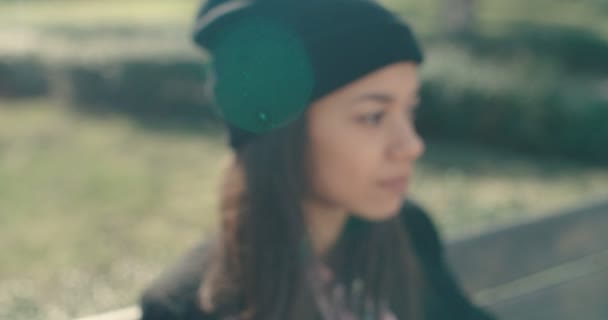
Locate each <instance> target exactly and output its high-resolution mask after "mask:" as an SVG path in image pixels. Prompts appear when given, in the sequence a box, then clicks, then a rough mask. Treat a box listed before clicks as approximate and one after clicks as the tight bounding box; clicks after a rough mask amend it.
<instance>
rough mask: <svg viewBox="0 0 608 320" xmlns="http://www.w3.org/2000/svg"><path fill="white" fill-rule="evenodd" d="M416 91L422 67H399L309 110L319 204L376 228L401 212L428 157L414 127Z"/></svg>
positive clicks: (315, 192)
mask: <svg viewBox="0 0 608 320" xmlns="http://www.w3.org/2000/svg"><path fill="white" fill-rule="evenodd" d="M418 88H419V82H418V75H417V66H416V64H414V63H409V62H399V63H395V64H391V65H388V66H386V67H384V68H382V69H379V70H377V71H375V72H373V73H370V74H368V75H366V76H365V77H363V78H360V79H358V80H356V81H354V82H352V83H350V84H348V85H347V86H345V87H343V88H341V89H338V90H336V91H334V92H332V93H330V94H329V95H327V96H325V97H323V98H321V99H319V100H317V101H316V102H315V103H314V104H313V105H311V107H310V108H309V109H308V111H307V117H308V119H307V120H308V135H309V142H310V144H309V148H310V149H309V153H308V155H309V156H310V158H309V159H308V160H309V161H310V162H309V164H310V165H311V170H312V171H311V178H312V181H311V182H312V189H313V190H312V191H313V198H312V199H313V201H315V202H317V203H318V204H321V205H322V206H323V207H325V208H329V209H331V210H334V209H335V210H346V211H347V212H351V213H355V214H357V215H360V216H361V218H364V219H367V220H374V221H378V220H383V219H386V218H389V217H391V216H393V215H395V214H397V212H399V209H400V208H401V205H402V204H403V200H404V197H405V193H406V192H407V185H408V183H409V181H410V178H411V176H412V172H413V170H414V164H415V162H416V160H417V159H418V158H419V157H420V156H421V155H422V153H423V152H424V143H423V141H422V140H421V138H420V136H418V134H417V133H416V130H415V127H414V116H413V115H414V108H415V107H416V106H417V104H418ZM387 180H393V182H390V181H388V182H387Z"/></svg>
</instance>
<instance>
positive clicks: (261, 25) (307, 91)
mask: <svg viewBox="0 0 608 320" xmlns="http://www.w3.org/2000/svg"><path fill="white" fill-rule="evenodd" d="M210 45H211V50H212V51H213V60H212V66H213V69H214V72H215V76H216V84H215V86H214V96H215V100H216V103H217V106H218V107H219V109H220V111H221V113H222V116H223V118H224V119H225V120H226V121H228V122H230V123H231V124H232V125H234V126H236V127H238V128H240V129H243V130H246V131H250V132H254V133H262V132H265V131H269V130H272V129H275V128H278V127H282V126H284V125H286V124H288V123H290V122H292V121H293V120H295V119H296V118H298V117H299V116H300V115H301V114H302V113H303V111H304V110H305V109H306V107H307V106H308V104H309V103H310V99H311V94H312V90H313V86H314V72H313V68H312V64H311V62H310V59H309V57H308V54H307V51H306V48H305V46H304V44H303V43H302V41H301V40H300V38H299V37H298V36H297V35H296V34H295V33H294V32H292V31H291V30H290V29H289V28H287V27H286V26H285V25H283V24H281V23H279V22H278V21H275V20H272V19H269V18H264V17H261V16H248V17H244V18H243V19H239V20H238V21H235V22H233V23H231V24H230V25H225V26H224V29H223V30H222V32H221V35H218V36H217V37H215V39H214V40H213V42H212V43H211V44H210Z"/></svg>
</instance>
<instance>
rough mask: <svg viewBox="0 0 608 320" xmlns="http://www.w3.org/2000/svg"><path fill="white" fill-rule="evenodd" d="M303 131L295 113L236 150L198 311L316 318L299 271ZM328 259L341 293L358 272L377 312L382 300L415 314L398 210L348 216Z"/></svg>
mask: <svg viewBox="0 0 608 320" xmlns="http://www.w3.org/2000/svg"><path fill="white" fill-rule="evenodd" d="M307 132H308V131H307V117H306V116H301V117H299V118H298V119H297V120H296V121H294V122H293V123H291V124H289V125H287V126H285V127H283V128H280V129H276V130H273V131H271V132H268V133H265V134H263V135H261V136H259V137H257V138H256V139H255V140H254V141H252V142H251V143H249V144H248V145H246V146H244V147H243V148H242V149H239V150H238V152H236V153H235V154H234V158H233V161H232V162H231V163H230V165H229V166H228V167H227V168H226V172H225V175H224V181H223V184H222V188H221V192H220V193H221V195H220V202H219V203H220V207H219V211H220V213H221V218H220V221H221V227H220V230H219V236H218V238H217V240H218V241H217V242H216V244H215V246H214V249H213V250H214V251H213V254H212V256H211V257H210V265H209V268H208V269H206V270H205V277H204V279H205V281H204V282H203V284H202V286H201V289H200V292H199V293H200V301H201V306H202V307H203V309H205V310H207V311H213V312H217V313H220V314H232V315H236V316H237V317H238V318H239V319H247V320H249V319H251V320H253V319H255V320H261V319H264V320H284V319H294V320H297V319H314V315H315V312H316V310H317V309H316V307H315V304H314V303H313V301H314V300H312V296H311V292H310V288H309V287H308V286H307V282H306V281H304V278H303V275H304V265H305V262H306V258H307V256H306V255H305V254H303V244H304V243H306V241H307V232H306V229H305V223H304V217H303V214H304V213H303V210H302V207H301V203H302V201H303V199H304V198H305V197H306V195H308V194H310V192H309V191H310V189H309V188H310V185H311V183H310V181H309V180H308V179H309V177H310V176H311V175H310V174H309V166H308V163H309V160H308V159H309V152H308V148H307V146H308V139H307ZM331 265H332V267H333V268H334V269H335V270H336V271H337V275H338V277H339V279H340V280H341V281H343V282H344V284H345V285H346V289H347V291H346V292H347V294H350V293H351V291H352V289H353V283H354V280H355V279H361V281H362V285H363V292H364V293H365V295H366V296H369V297H373V298H372V299H373V302H374V303H373V305H374V309H375V310H376V311H377V307H378V306H379V303H380V301H389V302H390V307H391V309H392V310H393V312H395V314H396V315H397V316H398V318H399V319H408V320H417V319H422V317H421V312H422V309H423V308H422V303H423V299H422V297H423V291H424V283H423V281H422V279H423V277H422V276H421V274H422V270H421V269H420V267H419V265H418V261H417V259H416V258H415V255H414V254H413V249H412V246H411V244H410V241H409V235H408V233H407V232H406V229H405V228H404V226H403V222H402V220H401V217H399V216H397V217H394V218H392V219H390V220H387V221H383V222H376V223H371V222H366V221H363V220H361V219H356V218H354V217H352V218H351V219H350V220H349V222H348V223H347V227H345V228H344V231H343V233H342V235H341V237H340V240H339V241H338V243H337V244H336V246H335V248H334V250H333V254H332V259H331ZM357 306H358V308H360V307H361V306H362V304H361V303H358V304H357Z"/></svg>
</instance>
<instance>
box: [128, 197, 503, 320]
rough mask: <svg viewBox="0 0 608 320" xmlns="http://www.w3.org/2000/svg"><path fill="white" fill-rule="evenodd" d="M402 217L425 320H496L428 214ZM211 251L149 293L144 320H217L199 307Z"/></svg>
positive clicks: (409, 212)
mask: <svg viewBox="0 0 608 320" xmlns="http://www.w3.org/2000/svg"><path fill="white" fill-rule="evenodd" d="M401 217H402V218H403V222H404V224H405V226H406V228H407V229H408V231H409V232H410V233H411V236H412V239H413V245H414V249H415V251H416V254H418V255H419V257H420V260H421V261H422V264H423V267H424V268H425V269H426V270H427V272H428V274H429V279H428V280H429V282H430V285H431V287H432V288H433V291H434V293H435V295H434V296H433V297H434V298H433V300H432V301H429V303H428V304H427V305H426V306H425V308H426V310H425V311H426V314H427V317H426V319H425V320H449V319H454V320H495V318H494V317H493V316H492V315H490V314H489V313H487V312H486V311H484V310H482V309H480V308H478V307H476V306H475V305H474V304H473V303H472V302H471V301H470V300H469V298H468V297H467V296H466V295H465V293H464V292H463V290H462V289H461V287H460V285H459V283H458V281H457V280H456V278H455V277H454V275H453V274H452V273H451V271H450V270H449V267H448V265H447V264H446V260H445V257H444V252H443V246H442V242H441V239H440V237H439V235H438V232H437V229H436V228H435V226H434V224H433V222H432V221H431V219H430V217H429V216H428V214H427V213H426V212H424V211H423V210H422V209H421V208H420V207H418V206H417V205H415V204H414V203H412V202H411V201H406V202H405V204H404V206H403V209H402V211H401ZM207 246H208V245H207V243H206V242H202V243H201V244H199V245H198V246H197V247H196V248H194V249H192V250H191V251H190V252H188V253H187V254H186V255H185V256H184V257H183V258H182V259H181V260H180V261H178V262H177V263H176V264H175V265H174V266H173V267H171V268H169V269H168V270H166V271H165V272H164V273H163V274H162V275H161V276H160V277H159V278H157V279H156V280H155V281H154V282H153V283H152V284H151V285H150V286H149V287H147V288H146V289H145V290H144V292H143V294H142V296H141V299H140V306H141V309H142V320H194V319H196V320H211V319H214V320H215V319H216V318H215V317H212V316H211V315H207V314H205V313H203V312H202V311H201V310H200V309H199V308H198V306H197V296H196V295H197V289H198V286H199V284H200V282H201V281H202V280H203V279H202V276H203V272H201V270H203V266H204V262H205V252H206V248H207Z"/></svg>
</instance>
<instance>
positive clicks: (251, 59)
mask: <svg viewBox="0 0 608 320" xmlns="http://www.w3.org/2000/svg"><path fill="white" fill-rule="evenodd" d="M193 39H194V42H195V43H196V44H197V45H198V46H200V47H201V48H203V49H204V50H206V51H208V52H209V53H210V54H211V57H212V66H213V70H214V74H215V77H216V80H215V86H214V98H215V101H216V103H217V105H218V107H219V108H220V112H221V113H222V117H223V119H224V121H225V124H226V126H227V128H228V131H229V139H230V146H231V147H232V148H233V149H235V150H236V149H239V148H240V147H242V146H243V145H245V144H246V143H247V142H249V141H251V140H252V139H253V138H255V137H256V136H258V135H259V134H263V133H264V132H268V131H270V130H272V129H275V128H278V127H282V126H284V125H286V124H288V123H290V122H292V121H293V120H295V119H296V118H298V117H299V116H300V115H302V113H303V112H304V111H305V109H306V108H307V106H309V105H310V104H311V103H312V102H314V101H315V100H317V99H319V98H321V97H323V96H324V95H326V94H328V93H331V92H332V91H334V90H336V89H339V88H341V87H343V86H345V85H347V84H348V83H350V82H352V81H354V80H356V79H358V78H361V77H363V76H365V75H366V74H368V73H370V72H372V71H374V70H376V69H379V68H382V67H384V66H386V65H389V64H391V63H395V62H398V61H403V60H406V61H414V62H417V63H421V62H422V60H423V57H422V52H421V50H420V48H419V46H418V44H417V42H416V39H415V38H414V36H413V34H412V32H411V31H410V29H409V27H408V26H407V24H406V23H405V22H403V21H402V20H400V19H399V17H398V16H396V15H394V14H392V13H391V12H389V11H388V10H386V9H384V8H383V7H382V6H380V5H378V4H377V3H375V2H374V1H373V0H249V1H245V0H207V2H205V3H204V4H203V5H202V6H201V8H200V10H199V12H198V14H197V20H196V25H195V28H194V33H193Z"/></svg>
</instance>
